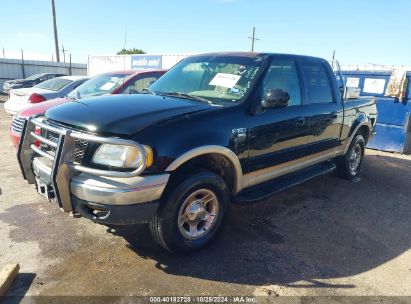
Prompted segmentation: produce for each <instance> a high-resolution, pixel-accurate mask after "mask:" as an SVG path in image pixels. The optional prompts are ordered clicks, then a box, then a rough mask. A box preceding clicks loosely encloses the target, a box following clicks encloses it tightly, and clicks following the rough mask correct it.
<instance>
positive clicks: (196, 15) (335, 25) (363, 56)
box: [0, 0, 411, 65]
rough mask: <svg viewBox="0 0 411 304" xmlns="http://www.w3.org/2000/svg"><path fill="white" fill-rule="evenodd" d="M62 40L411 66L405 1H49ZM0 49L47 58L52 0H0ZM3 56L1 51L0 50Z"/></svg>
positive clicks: (93, 48)
mask: <svg viewBox="0 0 411 304" xmlns="http://www.w3.org/2000/svg"><path fill="white" fill-rule="evenodd" d="M55 1H56V10H57V23H58V29H59V42H60V46H61V45H62V44H63V45H64V47H65V48H66V49H68V50H69V52H70V53H72V56H73V59H74V61H83V62H85V61H86V58H87V55H88V54H90V55H108V54H115V53H116V52H117V51H118V50H120V49H121V48H123V45H124V31H125V28H127V44H126V47H127V48H133V47H136V48H141V49H143V50H145V51H146V52H148V53H166V54H174V53H198V52H211V51H248V50H250V46H251V41H250V39H248V38H247V37H248V36H250V35H251V31H252V27H253V26H255V27H256V35H257V37H258V38H260V39H261V40H259V41H257V42H256V51H262V52H282V53H296V54H306V55H314V56H320V57H325V58H330V57H331V56H332V52H333V50H334V49H335V50H336V56H337V59H339V61H340V62H341V63H343V64H367V63H375V64H404V65H411V51H410V50H411V39H410V36H411V35H410V34H411V27H410V15H411V1H409V0H391V1H388V0H387V1H385V0H339V1H332V0H305V1H303V0H301V1H297V0H253V1H251V0H181V1H180V0H169V1H167V0H157V1H155V0H154V1H138V0H116V1H115V0H100V1H98V0H55ZM2 2H3V3H2V5H1V24H2V26H1V27H0V48H1V47H4V48H5V52H6V57H7V56H12V55H13V56H15V55H16V54H19V53H18V52H19V51H20V49H24V51H25V53H27V54H33V56H34V55H43V56H46V57H48V58H51V54H52V53H53V52H54V41H53V32H52V19H51V1H50V0H36V1H32V0H13V1H2ZM0 55H1V56H2V54H1V53H0Z"/></svg>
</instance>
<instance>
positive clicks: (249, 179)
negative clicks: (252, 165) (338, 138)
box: [243, 148, 343, 189]
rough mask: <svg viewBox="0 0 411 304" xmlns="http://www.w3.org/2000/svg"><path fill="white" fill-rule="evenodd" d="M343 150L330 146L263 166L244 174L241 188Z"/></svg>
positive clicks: (311, 163) (310, 164)
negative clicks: (300, 156)
mask: <svg viewBox="0 0 411 304" xmlns="http://www.w3.org/2000/svg"><path fill="white" fill-rule="evenodd" d="M342 153H343V150H341V149H339V148H332V149H329V150H325V151H321V152H318V153H315V154H311V155H308V156H304V157H302V158H298V159H295V160H291V161H288V162H285V163H282V164H279V165H276V166H273V167H269V168H264V169H261V170H257V171H254V172H251V173H247V174H244V176H243V189H245V188H247V187H251V186H255V185H258V184H261V183H263V182H266V181H268V180H271V179H274V178H276V177H280V176H282V175H285V174H288V173H292V172H295V171H298V170H301V169H304V168H307V167H309V166H312V165H315V164H318V163H321V162H323V161H326V160H329V159H332V158H334V157H336V156H338V155H341V154H342Z"/></svg>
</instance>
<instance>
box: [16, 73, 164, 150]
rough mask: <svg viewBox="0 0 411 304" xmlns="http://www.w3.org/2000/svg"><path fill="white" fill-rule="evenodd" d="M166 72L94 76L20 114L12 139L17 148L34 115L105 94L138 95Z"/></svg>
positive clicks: (17, 117)
mask: <svg viewBox="0 0 411 304" xmlns="http://www.w3.org/2000/svg"><path fill="white" fill-rule="evenodd" d="M165 72H166V71H165V70H155V71H139V72H136V71H120V72H110V73H105V74H101V75H97V76H94V77H93V78H91V79H89V80H88V81H86V82H84V83H83V84H81V85H80V86H78V87H77V88H76V89H75V90H73V91H71V92H70V93H69V94H68V95H67V96H66V97H65V98H56V99H52V100H49V101H45V102H41V103H39V104H36V105H34V106H32V107H30V108H27V109H25V110H23V111H21V112H19V113H18V114H17V115H16V116H15V117H14V119H13V122H12V123H11V125H10V129H9V133H10V138H11V141H12V143H13V145H14V146H15V147H17V146H18V144H19V142H20V136H21V131H22V129H23V125H24V122H25V120H26V119H27V118H28V117H30V116H33V115H38V114H44V113H45V112H46V111H47V110H48V109H49V108H51V107H54V106H57V105H60V104H62V103H66V102H70V101H72V100H78V99H84V98H90V97H95V96H100V95H105V94H138V93H141V92H142V91H143V90H144V89H145V88H147V87H148V86H149V85H150V84H151V83H153V82H154V81H156V80H157V79H158V78H160V77H161V76H162V75H163V74H164V73H165Z"/></svg>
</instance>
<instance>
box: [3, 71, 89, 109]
mask: <svg viewBox="0 0 411 304" xmlns="http://www.w3.org/2000/svg"><path fill="white" fill-rule="evenodd" d="M88 79H89V77H86V76H63V77H56V78H53V79H50V80H47V81H44V82H42V83H39V84H38V85H36V86H34V87H32V88H22V89H15V90H10V92H9V99H8V100H7V101H6V102H5V103H4V110H5V111H6V112H7V113H9V114H12V115H15V114H17V113H18V112H20V111H21V110H23V109H25V108H28V107H30V106H32V105H33V104H36V103H39V102H43V101H46V100H50V99H54V98H58V97H65V96H67V94H68V93H70V92H71V91H72V90H74V89H75V88H77V87H78V86H79V85H80V84H82V83H83V82H85V81H87V80H88Z"/></svg>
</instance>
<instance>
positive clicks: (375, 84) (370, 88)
mask: <svg viewBox="0 0 411 304" xmlns="http://www.w3.org/2000/svg"><path fill="white" fill-rule="evenodd" d="M384 87H385V79H377V78H365V81H364V88H363V89H362V91H363V92H364V93H374V94H382V93H384Z"/></svg>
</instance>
